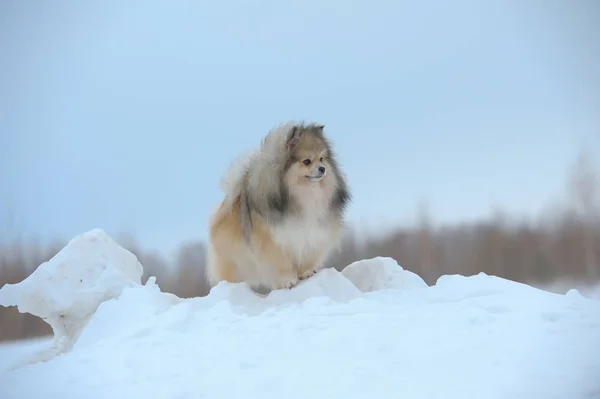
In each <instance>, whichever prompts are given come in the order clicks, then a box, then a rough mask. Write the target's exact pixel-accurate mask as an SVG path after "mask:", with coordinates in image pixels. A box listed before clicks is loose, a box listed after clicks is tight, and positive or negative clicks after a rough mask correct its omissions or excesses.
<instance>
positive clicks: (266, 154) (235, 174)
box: [220, 122, 293, 205]
mask: <svg viewBox="0 0 600 399" xmlns="http://www.w3.org/2000/svg"><path fill="white" fill-rule="evenodd" d="M292 126H293V123H292V122H288V123H285V124H281V125H278V126H276V127H275V128H273V129H271V130H270V131H269V132H268V133H267V134H266V135H265V136H264V137H263V140H262V142H261V144H260V146H259V147H258V148H256V149H254V150H252V151H249V152H246V153H245V154H242V155H240V156H239V157H237V158H236V159H235V160H234V161H233V162H231V164H230V165H229V168H228V169H227V171H226V172H225V173H224V174H223V176H222V177H221V182H220V186H221V190H223V193H224V194H225V202H226V203H227V204H229V205H231V204H232V203H233V201H235V199H236V198H237V197H238V196H239V195H240V194H241V192H242V189H243V187H244V178H245V176H246V174H247V173H248V172H250V171H251V172H252V176H253V177H252V179H253V180H255V179H257V178H258V179H260V180H264V179H266V180H270V179H271V175H272V174H273V170H274V167H275V166H276V165H280V164H282V159H281V157H282V155H283V154H284V153H283V152H282V150H281V149H282V148H283V145H284V143H285V138H286V136H287V134H288V132H289V131H290V129H291V127H292ZM253 182H254V181H253ZM254 183H256V182H254Z"/></svg>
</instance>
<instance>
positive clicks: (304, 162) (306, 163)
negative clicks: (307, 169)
mask: <svg viewBox="0 0 600 399" xmlns="http://www.w3.org/2000/svg"><path fill="white" fill-rule="evenodd" d="M302 163H303V164H304V165H310V159H305V160H304V161H302Z"/></svg>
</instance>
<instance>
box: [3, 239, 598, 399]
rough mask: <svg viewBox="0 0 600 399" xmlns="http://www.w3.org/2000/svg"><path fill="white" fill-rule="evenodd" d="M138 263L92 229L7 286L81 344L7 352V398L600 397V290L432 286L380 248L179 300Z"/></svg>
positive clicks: (15, 300)
mask: <svg viewBox="0 0 600 399" xmlns="http://www.w3.org/2000/svg"><path fill="white" fill-rule="evenodd" d="M59 255H60V256H59ZM141 272H142V269H141V265H139V263H138V262H137V259H135V257H134V256H133V255H131V254H130V253H129V252H127V251H125V250H124V249H122V248H120V247H118V246H117V245H116V244H115V243H114V242H113V241H112V240H111V239H110V238H109V237H108V236H107V235H106V234H105V233H103V232H102V231H100V230H94V231H92V232H89V233H86V234H83V235H81V236H79V237H76V238H75V239H74V240H73V241H71V242H70V243H69V245H67V247H65V249H63V251H61V253H59V254H58V255H57V256H56V257H55V258H53V259H52V260H50V261H49V262H48V263H46V264H43V265H41V266H40V268H39V269H38V271H36V273H34V274H32V275H31V276H30V277H29V278H28V279H27V280H25V281H23V282H22V283H20V284H16V285H13V286H5V287H4V288H2V289H1V290H0V304H2V305H4V306H7V305H16V306H19V309H20V310H21V311H28V312H31V313H33V314H36V315H38V316H40V317H44V318H45V319H46V320H47V321H48V322H49V323H50V324H51V325H52V327H53V328H54V331H55V341H54V342H55V346H56V342H58V341H60V342H63V341H64V342H68V345H63V344H61V345H59V346H60V348H59V349H60V351H57V350H56V349H55V350H54V351H53V352H47V353H52V355H57V354H59V353H62V354H61V355H59V356H56V357H54V358H52V356H48V355H46V356H42V357H35V358H34V359H33V360H40V359H42V360H48V361H46V362H38V363H36V364H29V365H28V364H24V363H27V362H21V363H17V364H13V365H10V366H12V367H9V366H8V365H2V364H0V373H1V374H0V389H1V395H0V396H1V397H7V398H13V399H17V398H24V399H29V398H33V397H60V398H63V399H67V398H109V397H127V398H147V397H152V398H198V397H210V398H213V397H215V398H216V397H244V398H258V397H260V398H265V397H266V398H280V397H282V396H285V397H286V398H307V397H310V398H331V397H336V398H338V397H343V398H346V399H347V398H399V397H406V398H411V399H414V398H454V397H456V398H528V399H530V398H548V397H557V398H563V397H564V398H594V397H599V395H600V380H599V379H598V376H599V375H600V357H599V356H598V354H599V350H598V349H595V348H598V347H597V345H598V337H599V336H600V301H596V300H591V299H587V298H584V297H582V296H581V295H579V294H578V292H577V291H574V290H572V291H569V292H568V293H567V294H566V295H557V294H552V293H548V292H545V291H541V290H538V289H535V288H532V287H530V286H528V285H524V284H519V283H515V282H512V281H508V280H504V279H501V278H496V277H493V276H487V275H485V274H483V273H482V274H479V275H476V276H471V277H464V276H456V275H454V276H443V277H441V278H440V279H439V280H438V281H437V282H436V284H435V285H434V286H431V287H429V286H427V284H425V282H424V281H423V280H422V279H421V278H420V277H419V276H417V275H416V274H414V273H411V272H409V271H406V270H403V269H402V268H401V267H400V266H399V265H398V264H397V263H396V262H395V261H394V260H392V259H389V258H381V257H378V258H374V259H369V260H363V261H359V262H355V263H353V264H351V265H349V266H348V267H347V268H345V269H344V271H343V272H341V273H340V272H337V271H336V270H333V269H325V270H323V271H321V272H320V273H318V274H317V275H315V276H314V277H311V278H310V279H308V280H305V281H302V282H301V283H300V284H299V285H298V286H297V287H295V288H294V289H291V290H277V291H273V292H271V293H270V294H269V295H267V296H265V297H262V296H260V295H257V294H255V293H254V292H253V291H252V290H251V289H250V288H249V287H248V286H247V285H246V284H243V283H242V284H231V283H226V282H221V283H220V284H218V285H217V286H216V287H214V288H213V289H212V290H211V292H210V294H209V295H208V296H206V297H202V298H191V299H181V298H178V297H176V296H174V295H171V294H167V293H163V292H161V291H160V288H159V287H158V286H157V285H156V283H155V281H154V279H150V280H148V282H147V283H146V284H145V285H141V284H140V276H141V274H142V273H141ZM78 282H79V283H78ZM61 316H62V317H63V319H66V320H69V322H65V321H64V320H63V321H59V320H61V319H60V318H61ZM65 324H68V325H67V326H65ZM73 331H75V333H73ZM61 340H62V341H61ZM2 359H3V358H2V357H1V352H0V362H2ZM3 370H5V371H4V372H2V371H3ZM32 381H35V383H32Z"/></svg>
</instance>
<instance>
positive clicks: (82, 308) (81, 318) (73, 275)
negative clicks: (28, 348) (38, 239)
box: [0, 229, 143, 360]
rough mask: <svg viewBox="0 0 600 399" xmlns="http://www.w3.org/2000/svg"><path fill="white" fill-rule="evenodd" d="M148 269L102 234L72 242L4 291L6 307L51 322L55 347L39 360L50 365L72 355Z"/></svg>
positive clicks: (1, 300)
mask: <svg viewBox="0 0 600 399" xmlns="http://www.w3.org/2000/svg"><path fill="white" fill-rule="evenodd" d="M142 273H143V268H142V265H141V264H140V263H139V262H138V260H137V258H136V257H135V255H133V254H132V253H131V252H129V251H127V250H126V249H124V248H122V247H121V246H119V245H118V244H117V243H116V242H114V241H113V240H112V239H111V238H110V237H109V236H108V235H107V234H106V233H105V232H104V231H102V230H99V229H96V230H92V231H89V232H87V233H84V234H81V235H79V236H77V237H75V238H74V239H72V240H71V241H70V242H69V243H68V244H67V245H66V246H65V247H64V248H63V249H62V250H61V251H60V252H59V253H57V254H56V255H55V256H54V257H53V258H52V259H50V260H49V261H48V262H45V263H43V264H41V265H40V266H39V267H38V268H37V269H36V270H35V271H34V272H33V273H32V274H31V275H30V276H29V277H28V278H27V279H25V280H23V281H22V282H20V283H18V284H7V285H5V286H4V287H2V289H0V305H2V306H17V307H18V309H19V311H20V312H21V313H31V314H32V315H35V316H38V317H40V318H42V319H44V321H46V322H47V323H48V324H50V326H52V330H53V331H54V343H53V347H52V348H51V349H50V350H49V351H48V352H45V353H42V354H40V355H39V357H38V358H37V359H35V360H49V359H51V358H52V357H54V356H55V355H57V354H60V353H64V352H65V351H68V350H70V349H71V347H72V346H73V344H74V343H75V341H76V340H77V338H78V337H79V334H80V333H81V331H82V329H83V328H84V327H85V325H86V324H87V322H88V320H89V318H90V316H92V314H94V312H95V311H96V309H97V308H98V306H99V305H100V304H101V303H102V302H104V301H106V300H109V299H112V298H116V297H118V296H119V295H120V294H121V292H122V290H123V288H125V287H128V286H136V285H137V286H139V285H140V284H141V276H142Z"/></svg>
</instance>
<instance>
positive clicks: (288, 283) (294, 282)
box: [275, 278, 300, 290]
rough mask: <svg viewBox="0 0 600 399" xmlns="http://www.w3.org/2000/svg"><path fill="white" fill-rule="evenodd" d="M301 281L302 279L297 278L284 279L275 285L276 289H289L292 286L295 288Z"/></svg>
mask: <svg viewBox="0 0 600 399" xmlns="http://www.w3.org/2000/svg"><path fill="white" fill-rule="evenodd" d="M299 282H300V281H299V280H298V279H297V278H292V279H289V280H284V281H282V282H280V283H279V284H277V285H276V286H275V289H276V290H281V289H284V288H287V289H288V290H289V289H290V288H294V287H295V286H296V285H298V283H299Z"/></svg>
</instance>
